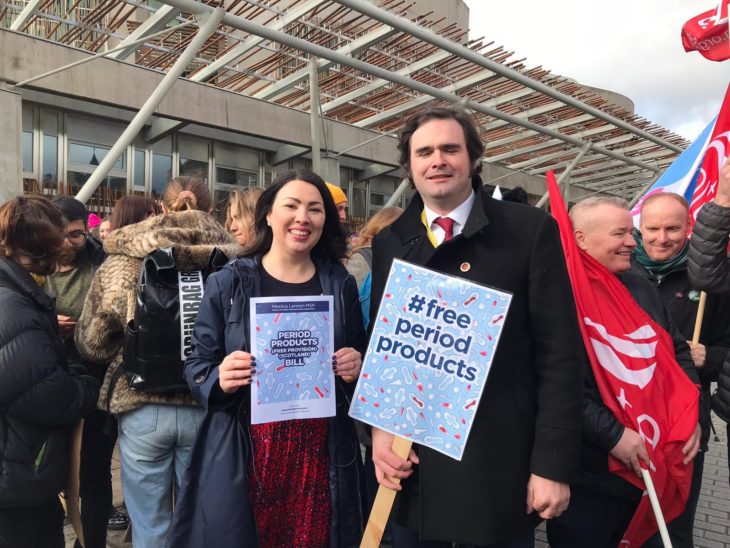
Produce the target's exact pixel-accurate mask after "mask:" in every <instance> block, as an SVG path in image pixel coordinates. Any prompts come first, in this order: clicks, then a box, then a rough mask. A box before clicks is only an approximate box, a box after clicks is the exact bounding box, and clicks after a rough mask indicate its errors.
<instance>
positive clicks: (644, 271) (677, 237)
mask: <svg viewBox="0 0 730 548" xmlns="http://www.w3.org/2000/svg"><path fill="white" fill-rule="evenodd" d="M691 226H692V225H691V222H690V215H689V204H688V203H687V200H685V199H684V197H682V196H680V195H679V194H674V193H672V192H662V193H660V194H655V195H653V196H650V197H649V198H647V199H646V200H644V202H643V203H642V204H641V216H640V219H639V230H638V231H634V239H635V240H636V247H635V248H634V252H633V254H632V255H631V271H632V272H634V273H636V274H639V275H640V276H643V277H644V278H646V279H647V280H649V281H650V282H652V283H653V284H654V285H655V286H656V288H657V290H658V291H659V294H660V295H661V297H662V301H664V304H665V306H666V307H667V310H669V316H670V317H671V319H672V322H674V324H675V325H676V326H677V329H678V330H679V332H680V333H681V334H682V336H683V337H684V338H685V339H687V341H688V343H689V345H690V352H691V355H692V361H693V362H694V365H695V368H696V369H697V374H698V375H699V378H700V381H701V382H702V393H703V403H704V405H702V406H701V407H700V412H701V415H700V424H701V426H702V438H701V440H700V452H699V453H698V454H697V457H695V459H694V470H693V472H692V486H691V490H690V496H689V499H688V500H687V506H686V508H685V511H684V513H683V514H682V515H680V516H679V517H677V518H675V519H674V520H673V521H672V522H671V523H670V524H669V534H670V537H671V539H672V546H674V547H675V548H682V547H687V548H691V547H692V546H693V545H694V544H693V541H692V531H693V526H694V519H695V511H696V509H697V500H698V499H699V497H700V490H701V488H702V472H703V469H704V461H705V452H706V451H707V449H708V445H707V442H708V441H709V439H710V430H711V428H710V420H711V418H710V406H709V405H708V402H709V400H710V385H711V384H712V382H714V381H717V376H718V373H719V371H720V368H721V367H722V363H723V361H724V360H725V358H726V357H727V356H728V352H730V302H728V300H727V299H725V298H722V297H718V296H716V295H710V296H708V297H707V302H706V304H705V311H704V321H703V322H702V330H701V332H700V341H699V342H698V343H697V344H695V343H692V342H691V339H692V336H693V334H694V328H695V320H696V318H697V309H698V307H699V301H700V292H699V291H697V290H696V289H695V288H693V287H692V286H691V285H690V283H689V278H688V276H687V252H688V250H689V234H690V228H691ZM645 546H647V547H654V546H655V547H656V548H661V546H662V542H661V539H660V538H659V536H658V535H656V536H655V537H654V538H652V539H651V540H650V541H649V542H647V543H646V544H645Z"/></svg>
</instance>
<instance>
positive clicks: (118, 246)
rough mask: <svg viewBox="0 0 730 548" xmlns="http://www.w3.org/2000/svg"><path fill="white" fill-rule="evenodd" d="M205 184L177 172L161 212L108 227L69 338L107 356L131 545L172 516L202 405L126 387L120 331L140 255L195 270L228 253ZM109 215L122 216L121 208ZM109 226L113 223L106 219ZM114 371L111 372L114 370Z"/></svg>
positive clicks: (160, 538) (152, 536) (159, 533)
mask: <svg viewBox="0 0 730 548" xmlns="http://www.w3.org/2000/svg"><path fill="white" fill-rule="evenodd" d="M210 208H211V197H210V193H209V191H208V187H207V185H206V184H205V183H204V182H202V181H200V180H198V179H195V178H191V177H178V178H176V179H173V180H172V181H171V182H170V183H168V185H167V187H166V188H165V191H164V193H163V211H164V214H163V215H158V216H151V217H147V215H148V213H149V212H150V211H151V210H148V209H143V210H142V215H143V216H144V217H147V218H145V220H143V221H142V222H139V223H136V224H130V225H126V226H122V227H121V228H116V229H115V230H112V231H111V232H110V234H109V236H107V238H106V240H105V241H104V247H105V249H106V251H107V259H106V261H105V262H104V264H103V265H102V266H101V268H99V270H98V272H97V275H96V277H95V278H94V280H93V281H92V284H91V289H90V291H89V293H88V295H87V298H86V301H85V303H84V309H83V312H82V313H81V317H80V318H79V321H78V324H77V328H76V344H77V346H78V348H79V350H80V351H81V353H82V355H84V356H85V357H86V358H87V359H90V360H93V361H96V362H101V363H111V365H110V366H109V368H108V370H107V372H106V376H105V377H104V383H103V385H102V389H101V393H100V397H99V406H100V408H102V409H105V410H107V411H108V412H109V413H111V414H113V415H116V416H117V417H118V421H119V452H120V457H121V469H122V490H123V492H124V501H125V504H126V507H127V511H128V513H129V517H130V519H131V521H132V543H133V545H134V547H135V548H146V547H149V548H159V547H160V546H163V545H164V543H165V539H166V537H167V534H168V530H169V526H170V520H171V516H172V485H173V483H174V484H175V485H176V486H177V487H179V485H180V481H181V479H182V474H183V471H184V467H185V463H186V462H187V459H188V456H189V453H190V448H191V446H192V442H193V439H194V437H195V432H196V430H197V426H198V424H199V422H200V420H201V418H202V409H201V408H200V407H199V405H198V404H197V402H196V401H195V400H194V399H193V397H192V396H191V395H190V394H189V393H188V394H185V393H165V392H162V393H150V392H143V391H140V390H131V389H130V388H129V385H128V383H127V379H126V377H125V376H124V375H123V374H120V373H121V370H120V369H119V368H120V367H121V365H122V357H123V350H124V348H123V347H124V330H125V326H126V325H127V322H128V321H130V320H131V319H133V318H134V313H135V293H136V289H137V283H138V280H139V275H140V269H141V265H142V260H143V258H144V257H145V256H146V255H147V254H149V253H151V252H152V251H154V250H155V249H157V248H162V247H172V248H173V250H174V253H175V257H176V261H177V263H176V266H177V267H178V268H179V269H181V270H199V269H202V268H205V267H206V266H207V263H208V260H209V257H210V255H211V253H212V252H213V250H214V248H216V247H220V248H221V249H222V250H223V251H224V252H225V253H226V254H229V256H233V255H235V254H236V253H238V252H239V251H240V248H239V246H238V245H237V244H235V243H233V239H232V237H231V236H230V235H229V234H228V233H227V232H226V231H225V230H224V229H223V227H222V226H220V225H219V224H218V223H217V222H216V221H215V219H214V218H213V217H211V216H210V215H209V211H210ZM115 212H117V213H119V214H118V215H116V216H115V217H114V218H113V219H112V221H113V223H114V221H115V220H116V221H117V222H120V221H119V219H121V218H122V215H121V212H118V211H116V210H115ZM113 226H114V224H113ZM118 371H119V373H118Z"/></svg>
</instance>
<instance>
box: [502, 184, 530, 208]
mask: <svg viewBox="0 0 730 548" xmlns="http://www.w3.org/2000/svg"><path fill="white" fill-rule="evenodd" d="M502 200H504V201H505V202H515V203H517V204H529V198H528V196H527V192H526V191H525V189H524V188H522V187H521V186H516V187H514V188H511V189H510V190H508V191H507V192H505V193H504V194H502Z"/></svg>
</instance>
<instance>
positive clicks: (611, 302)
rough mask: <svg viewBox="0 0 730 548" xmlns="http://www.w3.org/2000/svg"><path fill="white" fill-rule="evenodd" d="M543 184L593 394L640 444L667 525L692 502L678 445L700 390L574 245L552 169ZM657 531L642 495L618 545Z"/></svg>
mask: <svg viewBox="0 0 730 548" xmlns="http://www.w3.org/2000/svg"><path fill="white" fill-rule="evenodd" d="M547 181H548V191H549V192H550V205H551V208H552V213H553V217H555V220H556V221H557V223H558V226H559V228H560V238H561V240H562V243H563V251H564V252H565V259H566V263H567V265H568V274H569V275H570V281H571V284H572V286H573V294H574V296H575V303H576V307H577V309H578V317H579V319H580V321H579V323H580V328H581V334H582V335H583V342H584V344H585V346H586V351H587V353H588V356H589V358H590V361H591V367H592V369H593V374H594V375H595V378H596V383H597V385H598V390H599V392H600V394H601V398H602V400H603V403H604V405H605V406H606V407H607V408H608V409H609V410H610V411H611V412H612V413H613V414H614V416H615V417H616V418H617V419H618V421H619V422H621V424H623V425H624V426H626V427H627V428H631V429H632V430H635V431H636V432H638V433H639V434H641V437H642V438H643V439H644V443H645V445H646V449H647V451H648V453H649V458H650V460H651V466H650V470H649V471H650V474H651V477H652V480H653V483H654V487H655V488H656V492H657V497H658V499H659V503H660V505H661V507H662V511H663V514H664V517H665V519H666V521H667V522H669V521H671V520H672V519H674V518H675V517H677V516H678V515H679V514H681V513H682V512H683V511H684V507H685V505H686V503H687V498H688V496H689V489H690V482H691V479H692V464H690V465H684V464H683V463H682V460H683V459H684V455H683V454H682V447H683V445H684V444H685V442H686V441H687V440H688V439H689V438H690V436H691V435H692V434H693V432H694V430H695V427H696V426H697V420H698V402H699V390H698V389H697V387H696V386H695V385H694V384H693V383H692V381H691V380H690V379H689V378H688V377H687V375H686V374H685V373H684V371H682V369H681V367H680V366H679V364H678V363H677V361H676V359H675V355H674V345H673V342H672V338H671V336H670V335H669V334H668V333H667V332H666V331H665V330H664V329H663V328H662V327H661V326H659V325H658V324H657V323H656V322H655V321H654V320H653V319H652V318H651V317H650V316H649V314H647V313H646V312H645V311H644V310H643V309H642V308H641V307H640V306H639V305H638V304H637V303H636V301H635V300H634V299H633V297H632V296H631V294H630V293H629V291H628V289H626V288H625V287H624V285H623V284H622V283H621V282H620V281H619V279H618V278H617V277H616V276H615V275H613V274H612V273H611V272H610V271H609V270H608V269H606V268H605V267H604V266H603V265H602V264H600V263H599V262H598V261H596V260H595V259H594V258H593V257H591V256H590V255H588V254H587V253H586V252H584V251H583V250H581V249H580V248H579V247H578V245H577V244H576V242H575V238H574V236H573V227H572V224H571V221H570V218H569V217H568V212H567V211H566V209H565V204H564V202H563V198H562V196H561V195H560V190H559V189H558V186H557V182H556V181H555V176H554V174H553V173H552V171H549V172H548V174H547ZM608 458H609V469H610V470H611V471H612V472H614V473H615V474H617V475H619V476H620V477H622V478H623V479H625V480H626V481H628V482H630V483H632V484H634V485H636V486H637V487H639V488H640V489H645V485H644V482H643V480H641V479H639V478H637V477H636V475H635V474H634V473H633V472H632V471H631V470H629V469H628V468H626V466H624V465H623V464H622V463H621V462H620V461H618V460H617V459H615V458H614V457H612V456H609V457H608ZM657 529H658V526H657V523H656V519H655V517H654V514H653V511H652V508H651V503H650V501H649V497H648V496H646V495H645V496H644V497H642V499H641V503H640V504H639V507H638V508H637V511H636V514H635V515H634V518H633V520H632V521H631V524H630V525H629V528H628V530H627V531H626V534H625V535H624V539H623V541H622V542H621V547H622V548H624V547H627V548H629V547H638V546H641V545H642V544H643V543H644V542H645V541H646V540H647V539H648V538H649V537H651V536H652V535H653V534H654V533H656V531H657Z"/></svg>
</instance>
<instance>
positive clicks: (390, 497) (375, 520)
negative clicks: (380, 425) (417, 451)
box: [360, 436, 413, 548]
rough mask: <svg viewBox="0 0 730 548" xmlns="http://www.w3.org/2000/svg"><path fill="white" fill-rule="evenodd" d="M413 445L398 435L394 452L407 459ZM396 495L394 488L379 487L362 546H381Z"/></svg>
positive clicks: (364, 547) (394, 481) (375, 547)
mask: <svg viewBox="0 0 730 548" xmlns="http://www.w3.org/2000/svg"><path fill="white" fill-rule="evenodd" d="M411 445H413V442H411V440H409V439H406V438H401V437H400V436H396V437H395V438H393V453H395V454H396V455H398V456H399V457H400V458H402V459H407V458H408V454H409V453H410V451H411ZM390 481H392V482H393V483H400V480H399V479H396V478H391V479H390ZM395 495H396V491H393V490H392V489H388V488H387V487H383V486H382V485H380V486H379V487H378V493H377V495H375V502H374V503H373V509H372V510H371V511H370V517H369V518H368V523H367V526H366V527H365V534H364V535H363V536H362V541H361V542H360V548H378V546H380V541H381V539H382V538H383V531H385V526H386V524H387V523H388V516H390V510H391V509H392V508H393V502H394V501H395Z"/></svg>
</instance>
